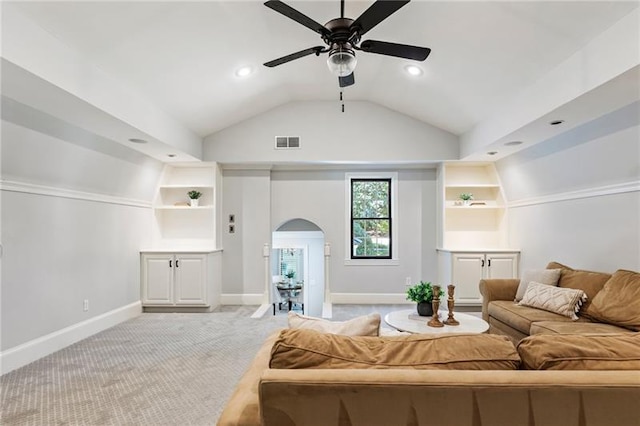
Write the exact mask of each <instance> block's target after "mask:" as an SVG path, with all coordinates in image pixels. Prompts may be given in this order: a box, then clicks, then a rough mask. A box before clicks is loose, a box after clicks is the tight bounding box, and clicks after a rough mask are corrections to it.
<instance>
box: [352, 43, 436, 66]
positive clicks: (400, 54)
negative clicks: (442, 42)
mask: <svg viewBox="0 0 640 426" xmlns="http://www.w3.org/2000/svg"><path fill="white" fill-rule="evenodd" d="M359 49H360V50H362V51H364V52H369V53H378V54H380V55H387V56H395V57H397V58H405V59H413V60H414V61H424V60H425V59H427V56H429V53H431V49H429V48H428V47H418V46H409V45H408V44H398V43H389V42H386V41H376V40H365V41H363V42H362V43H360V47H359Z"/></svg>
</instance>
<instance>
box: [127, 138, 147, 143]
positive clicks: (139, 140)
mask: <svg viewBox="0 0 640 426" xmlns="http://www.w3.org/2000/svg"><path fill="white" fill-rule="evenodd" d="M129 142H133V143H147V141H145V140H144V139H137V138H131V139H129Z"/></svg>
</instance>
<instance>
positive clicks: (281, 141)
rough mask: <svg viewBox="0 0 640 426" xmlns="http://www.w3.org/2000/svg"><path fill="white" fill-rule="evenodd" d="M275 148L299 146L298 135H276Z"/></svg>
mask: <svg viewBox="0 0 640 426" xmlns="http://www.w3.org/2000/svg"><path fill="white" fill-rule="evenodd" d="M275 148H276V149H298V148H300V137H299V136H276V146H275Z"/></svg>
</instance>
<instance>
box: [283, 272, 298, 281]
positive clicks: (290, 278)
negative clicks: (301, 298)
mask: <svg viewBox="0 0 640 426" xmlns="http://www.w3.org/2000/svg"><path fill="white" fill-rule="evenodd" d="M284 276H285V277H287V278H289V283H291V284H293V277H295V276H296V273H295V271H292V270H291V269H289V270H288V271H287V273H286V274H284Z"/></svg>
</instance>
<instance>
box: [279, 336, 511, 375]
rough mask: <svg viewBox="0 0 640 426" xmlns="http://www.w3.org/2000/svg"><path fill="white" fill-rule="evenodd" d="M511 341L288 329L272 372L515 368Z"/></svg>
mask: <svg viewBox="0 0 640 426" xmlns="http://www.w3.org/2000/svg"><path fill="white" fill-rule="evenodd" d="M519 365H520V358H519V356H518V353H517V352H516V348H515V346H514V345H513V343H511V341H510V340H509V338H508V337H506V336H498V335H493V334H470V335H466V334H458V335H454V334H442V335H433V334H411V335H408V336H392V337H370V336H342V335H336V334H327V333H319V332H317V331H314V330H291V329H285V330H282V331H281V332H280V335H279V336H278V338H277V339H276V341H275V343H274V345H273V347H272V349H271V360H270V362H269V367H270V368H358V369H363V368H365V369H367V368H376V369H386V368H408V369H431V370H434V369H438V370H516V369H518V367H519Z"/></svg>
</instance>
